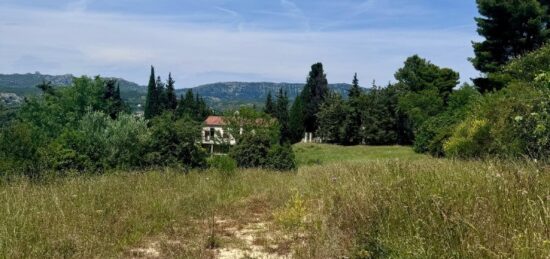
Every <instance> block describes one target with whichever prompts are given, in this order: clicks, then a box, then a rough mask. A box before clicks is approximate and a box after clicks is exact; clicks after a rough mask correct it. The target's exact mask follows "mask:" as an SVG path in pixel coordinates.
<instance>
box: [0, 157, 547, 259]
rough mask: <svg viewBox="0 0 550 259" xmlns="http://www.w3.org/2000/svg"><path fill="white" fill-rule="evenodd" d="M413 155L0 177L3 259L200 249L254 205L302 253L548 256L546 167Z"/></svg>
mask: <svg viewBox="0 0 550 259" xmlns="http://www.w3.org/2000/svg"><path fill="white" fill-rule="evenodd" d="M298 147H299V148H307V147H306V146H298ZM319 147H320V148H321V149H323V148H328V146H319ZM313 148H315V147H313ZM337 148H339V147H337ZM365 149H366V150H369V151H371V150H372V149H371V148H365ZM387 149H388V150H391V148H387ZM400 150H401V148H396V149H395V150H394V152H400ZM401 151H402V150H401ZM364 152H367V151H364ZM367 153H368V152H367ZM297 154H298V156H299V157H298V160H299V161H305V160H304V157H303V156H300V152H298V153H297ZM373 156H375V157H381V156H382V155H373ZM407 157H409V156H407ZM410 158H411V157H409V158H407V159H392V158H381V159H380V158H375V159H365V160H363V161H359V160H355V161H353V162H336V163H330V162H329V163H326V164H323V165H320V166H308V167H301V168H300V169H299V170H298V171H297V172H295V173H282V174H281V173H274V172H270V171H262V170H238V171H236V172H235V173H234V174H231V175H230V176H229V177H228V175H225V174H219V173H216V172H191V173H189V174H182V173H179V172H173V171H170V170H168V171H154V172H143V173H142V172H139V173H118V174H110V175H102V176H91V177H74V178H71V177H69V178H64V179H58V180H54V181H52V182H48V183H31V182H29V181H28V180H25V179H21V180H18V181H15V182H11V183H4V184H3V185H1V186H0V204H2V206H1V207H0V218H1V219H2V220H1V221H0V257H8V258H13V257H17V258H19V257H73V258H82V257H118V256H121V255H124V254H125V253H126V252H127V251H128V249H129V248H132V247H136V246H138V245H139V244H141V243H143V242H146V241H147V240H148V239H150V238H156V237H159V236H167V237H168V239H170V240H180V241H181V242H182V243H183V245H181V246H180V247H179V249H178V250H167V251H163V255H165V256H168V257H191V258H204V257H209V256H211V253H209V250H208V242H209V240H210V239H211V238H212V235H211V233H212V232H210V231H209V230H208V229H207V228H206V229H205V228H204V225H208V224H205V223H204V222H208V221H209V219H212V218H214V217H223V218H233V219H237V220H239V219H245V218H246V217H247V216H250V215H252V214H254V213H258V212H263V213H265V214H266V215H267V216H266V219H267V220H271V221H272V222H273V224H276V225H278V226H279V227H280V229H281V230H282V231H287V232H288V233H289V235H288V236H290V237H292V238H293V239H294V241H295V242H293V245H292V251H294V255H295V256H296V257H298V258H338V257H341V256H346V257H355V258H369V257H392V258H403V257H405V258H434V257H437V258H439V257H453V258H487V257H489V258H499V257H505V258H509V257H515V258H547V257H548V256H550V214H549V213H550V169H549V168H548V167H546V168H545V167H544V166H541V165H537V164H527V163H523V162H521V163H520V162H518V163H513V162H505V161H490V162H464V161H453V160H438V159H433V158H428V157H425V156H418V157H417V156H415V157H414V159H410ZM308 159H309V158H308ZM301 163H303V162H301ZM220 245H221V246H223V245H224V244H223V243H221V244H220Z"/></svg>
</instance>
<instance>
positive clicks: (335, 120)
mask: <svg viewBox="0 0 550 259" xmlns="http://www.w3.org/2000/svg"><path fill="white" fill-rule="evenodd" d="M348 112H349V109H348V106H347V105H346V103H345V102H344V100H343V99H342V97H341V96H340V95H339V94H337V93H331V94H329V96H328V97H327V98H326V100H325V102H323V104H322V105H321V107H320V109H319V112H318V113H317V118H318V121H319V128H318V129H317V132H316V134H317V136H318V137H320V138H322V139H323V141H324V142H326V143H332V144H342V143H344V142H346V141H345V139H344V138H345V137H347V136H344V130H345V125H344V124H345V121H346V117H347V114H348Z"/></svg>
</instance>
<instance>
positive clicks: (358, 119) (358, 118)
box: [340, 73, 363, 145]
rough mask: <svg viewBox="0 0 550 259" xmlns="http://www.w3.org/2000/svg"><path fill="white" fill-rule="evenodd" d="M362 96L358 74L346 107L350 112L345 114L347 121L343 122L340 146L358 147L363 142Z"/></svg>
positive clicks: (355, 76) (354, 78) (354, 79)
mask: <svg viewBox="0 0 550 259" xmlns="http://www.w3.org/2000/svg"><path fill="white" fill-rule="evenodd" d="M361 96H362V91H361V88H360V86H359V79H358V78H357V73H356V74H355V75H354V77H353V82H352V87H351V89H350V91H349V100H348V103H347V107H346V108H347V111H348V112H347V113H346V114H345V121H343V129H342V131H343V132H342V135H341V143H340V144H344V145H357V144H360V143H361V141H362V137H361V126H362V124H363V123H362V110H363V109H362V108H363V107H361Z"/></svg>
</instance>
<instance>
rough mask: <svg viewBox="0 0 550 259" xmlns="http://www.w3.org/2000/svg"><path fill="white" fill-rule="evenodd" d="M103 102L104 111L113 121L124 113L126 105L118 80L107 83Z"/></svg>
mask: <svg viewBox="0 0 550 259" xmlns="http://www.w3.org/2000/svg"><path fill="white" fill-rule="evenodd" d="M115 85H116V87H115ZM103 101H104V103H105V108H104V110H105V112H106V114H108V115H109V116H110V117H111V119H116V118H117V117H118V115H119V114H120V113H121V112H124V110H125V104H124V101H123V100H122V97H121V96H120V85H118V83H117V81H116V80H114V79H110V80H107V81H105V89H104V92H103Z"/></svg>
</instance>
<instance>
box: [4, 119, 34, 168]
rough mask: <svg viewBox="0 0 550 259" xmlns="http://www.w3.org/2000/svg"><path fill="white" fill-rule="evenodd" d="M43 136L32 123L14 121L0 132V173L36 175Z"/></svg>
mask: <svg viewBox="0 0 550 259" xmlns="http://www.w3.org/2000/svg"><path fill="white" fill-rule="evenodd" d="M43 138H44V136H43V135H42V134H41V132H40V131H38V130H36V129H35V128H34V127H32V125H29V124H27V123H22V122H15V123H13V124H11V125H10V126H9V127H8V128H6V129H4V130H2V131H1V132H0V161H2V163H1V164H0V175H13V174H25V175H27V176H31V177H35V176H38V174H39V172H40V170H41V163H40V154H39V152H38V150H39V147H40V145H41V143H42V142H43V141H42V140H43Z"/></svg>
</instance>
